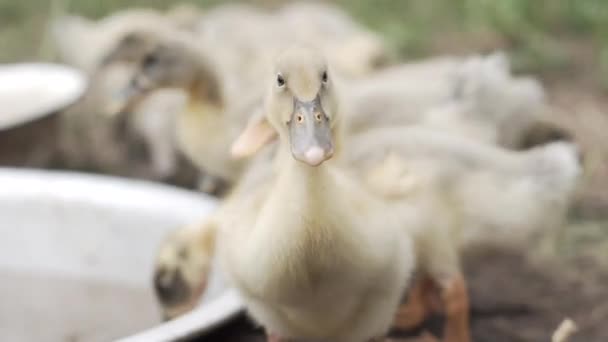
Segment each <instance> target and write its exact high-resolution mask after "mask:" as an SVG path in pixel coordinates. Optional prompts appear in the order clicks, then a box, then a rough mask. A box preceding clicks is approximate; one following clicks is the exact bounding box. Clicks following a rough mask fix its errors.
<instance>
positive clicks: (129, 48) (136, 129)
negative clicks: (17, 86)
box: [53, 9, 192, 183]
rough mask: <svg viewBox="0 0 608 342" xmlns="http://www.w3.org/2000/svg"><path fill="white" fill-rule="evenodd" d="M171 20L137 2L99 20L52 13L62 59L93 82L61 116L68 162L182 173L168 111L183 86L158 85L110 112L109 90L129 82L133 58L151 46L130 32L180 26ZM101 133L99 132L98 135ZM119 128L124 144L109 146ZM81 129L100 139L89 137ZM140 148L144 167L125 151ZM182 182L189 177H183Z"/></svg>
mask: <svg viewBox="0 0 608 342" xmlns="http://www.w3.org/2000/svg"><path fill="white" fill-rule="evenodd" d="M177 24H178V19H170V18H168V17H167V16H165V15H164V14H163V13H160V12H157V11H154V10H140V9H132V10H127V11H122V12H119V13H117V14H115V15H112V16H108V17H106V18H104V19H101V20H99V21H97V22H95V21H91V20H88V19H85V18H81V17H75V16H67V17H61V18H59V19H57V20H56V22H55V23H54V26H53V28H54V30H53V33H54V38H55V41H56V45H57V47H58V50H59V54H60V58H61V59H62V60H63V61H64V62H66V63H68V64H72V65H75V66H78V67H80V68H81V69H83V70H85V71H86V72H88V73H90V74H91V86H90V88H89V89H88V90H87V93H86V96H85V98H84V99H83V100H82V101H81V102H80V103H79V104H78V106H77V107H75V108H73V110H71V111H70V113H69V114H68V113H66V115H64V116H63V117H62V126H65V127H63V129H64V132H65V136H64V137H62V138H63V141H64V143H63V146H64V148H63V151H64V157H65V159H66V160H67V162H68V163H69V164H83V163H82V161H83V159H85V158H83V157H82V155H84V156H86V159H89V161H87V162H86V163H84V165H82V166H83V167H87V168H90V167H93V168H95V169H103V170H108V169H130V170H135V169H138V170H141V171H135V175H137V176H138V177H144V178H152V179H155V180H165V181H166V180H171V179H173V178H175V177H176V176H177V177H178V178H181V176H180V175H179V174H181V173H183V171H185V169H184V165H183V164H184V163H183V159H182V156H181V155H180V154H179V152H178V151H177V150H176V149H175V148H174V145H175V144H174V138H173V135H174V134H173V132H174V129H173V127H174V126H175V125H174V116H173V115H172V113H174V112H175V111H177V110H178V109H179V108H180V107H181V106H183V102H184V100H183V98H184V96H183V94H181V92H178V91H175V90H164V89H163V90H159V91H156V92H154V93H153V94H150V96H148V97H147V98H146V99H144V100H142V101H141V103H139V104H138V105H137V106H133V108H131V112H132V113H133V115H132V116H126V117H125V116H122V117H111V116H112V115H110V114H113V113H115V111H116V110H115V108H113V105H114V102H113V101H112V99H113V97H115V93H116V92H117V91H118V90H119V89H122V88H124V87H125V86H126V85H127V84H128V82H129V81H130V79H131V77H132V74H133V72H134V63H135V62H136V61H138V60H139V59H140V58H141V57H140V56H141V55H142V54H145V53H146V52H148V51H149V49H150V47H149V42H148V41H147V40H145V39H139V36H138V35H134V34H132V32H133V30H138V29H142V28H146V30H147V31H150V32H155V33H156V34H161V32H162V33H163V34H167V35H170V34H174V33H175V34H177V33H178V32H181V31H180V30H179V29H178V27H179V25H177ZM83 46H85V47H86V48H84V49H83ZM110 51H120V53H121V55H120V56H119V57H120V62H117V60H118V59H119V58H117V57H118V56H112V55H111V53H110ZM109 61H112V62H109ZM124 126H126V127H124ZM82 132H86V133H84V134H83V133H82ZM100 132H105V133H104V134H103V135H102V134H100ZM123 133H124V134H123ZM117 135H124V136H121V139H122V140H125V141H122V142H121V144H122V145H126V147H125V146H123V148H122V151H123V152H120V151H121V150H120V149H115V148H112V146H115V145H116V142H115V141H114V140H116V136H117ZM82 136H96V137H99V138H101V139H98V140H96V142H95V144H89V143H88V142H87V141H86V139H87V138H83V137H82ZM142 145H143V146H142ZM101 146H104V148H101ZM105 147H107V148H105ZM141 147H143V148H144V149H145V153H143V154H144V156H143V157H144V158H141V157H142V156H140V155H138V156H137V159H138V160H140V159H145V161H144V160H142V162H141V164H142V167H140V165H139V162H138V165H135V164H134V162H133V161H134V160H135V158H133V156H131V155H129V153H127V152H124V151H125V150H139V151H141V150H142V148H141ZM104 149H106V150H114V151H115V152H113V155H112V158H108V157H106V156H104V155H107V154H110V153H107V152H106V151H104ZM139 154H142V153H139ZM82 166H81V167H82ZM186 168H188V167H186ZM120 173H121V174H122V172H120ZM128 173H129V174H130V173H131V172H128ZM188 177H190V176H188ZM186 183H192V182H191V180H188V181H186Z"/></svg>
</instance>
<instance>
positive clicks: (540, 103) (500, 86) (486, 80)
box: [345, 52, 568, 148]
mask: <svg viewBox="0 0 608 342" xmlns="http://www.w3.org/2000/svg"><path fill="white" fill-rule="evenodd" d="M345 93H346V94H347V95H348V96H350V97H351V98H352V101H349V105H350V106H349V107H348V108H346V109H345V110H346V111H347V113H348V116H347V117H348V121H349V123H348V127H349V128H348V131H349V132H350V133H351V134H356V133H358V132H362V131H365V130H368V129H369V128H371V127H390V126H393V125H403V124H418V125H424V126H427V127H430V128H433V129H437V130H441V131H446V132H451V133H454V134H460V135H463V136H467V137H474V138H476V139H478V140H480V141H484V142H487V143H491V144H497V145H500V146H503V147H507V148H520V147H521V146H522V145H524V144H523V142H524V141H527V142H528V143H527V145H529V146H530V142H532V141H533V140H534V139H531V138H528V136H529V135H531V134H534V132H537V131H539V130H540V129H541V127H544V130H545V131H546V132H547V134H544V138H545V139H539V138H541V136H540V135H538V134H536V139H535V140H536V141H535V144H534V145H539V144H542V143H547V142H550V141H555V140H557V139H558V138H559V137H566V136H567V135H568V134H567V133H566V132H565V131H564V130H563V129H560V128H559V127H557V126H555V125H550V124H548V122H549V120H546V118H545V117H546V112H547V110H546V109H547V104H546V101H545V95H544V90H543V88H542V86H541V85H540V83H539V82H538V81H536V80H534V79H532V78H530V77H513V76H512V75H511V73H510V70H509V63H508V60H507V58H506V56H505V55H504V54H503V53H500V52H498V53H494V54H490V55H488V56H471V57H467V58H455V57H453V58H452V57H438V58H432V59H428V60H425V61H421V62H413V63H406V64H402V65H398V66H393V67H390V68H387V69H385V70H383V71H380V72H377V73H375V74H374V75H372V76H369V77H366V78H363V79H361V80H356V81H351V82H349V84H348V86H347V87H346V89H345ZM530 147H531V146H530Z"/></svg>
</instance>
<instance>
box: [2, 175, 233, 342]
mask: <svg viewBox="0 0 608 342" xmlns="http://www.w3.org/2000/svg"><path fill="white" fill-rule="evenodd" d="M215 205H216V203H215V200H213V199H212V198H210V197H208V196H205V195H203V194H199V193H194V192H189V191H184V190H180V189H177V188H172V187H169V186H163V185H157V184H153V183H148V182H142V181H134V180H125V179H120V178H111V177H102V176H93V175H85V174H79V173H68V172H51V171H37V170H25V169H3V168H0V236H1V238H0V279H2V281H0V303H2V304H1V305H0V340H2V341H70V340H78V341H109V340H116V339H122V340H123V341H129V342H135V341H168V340H175V339H181V338H184V337H188V336H193V335H198V334H201V333H204V332H206V331H208V330H210V329H211V328H213V327H214V326H216V325H217V324H220V323H221V322H223V321H225V320H227V319H229V318H231V317H232V316H233V315H235V314H237V313H238V312H239V311H240V309H241V304H240V301H239V300H238V297H237V296H236V294H235V293H234V292H233V291H231V290H227V288H226V287H225V286H224V283H223V282H222V280H221V275H220V276H218V275H219V273H218V272H215V273H216V274H214V275H213V277H212V281H211V285H210V288H209V290H208V292H207V293H206V296H205V298H204V299H203V300H202V302H201V306H200V307H199V309H197V310H195V311H193V312H191V313H190V314H188V315H185V316H183V317H181V318H179V319H176V320H174V321H171V322H167V323H164V324H160V313H159V310H158V308H157V306H156V301H155V299H154V296H153V293H152V290H151V287H152V283H151V279H152V271H153V260H154V255H155V252H156V250H157V247H158V245H159V243H160V241H161V240H162V238H163V237H164V236H165V235H166V234H167V233H168V232H169V231H170V230H171V229H174V228H176V227H178V226H181V225H183V224H187V223H192V222H196V221H197V220H201V219H203V218H204V216H205V215H206V214H208V213H209V211H210V210H212V209H213V208H214V206H215Z"/></svg>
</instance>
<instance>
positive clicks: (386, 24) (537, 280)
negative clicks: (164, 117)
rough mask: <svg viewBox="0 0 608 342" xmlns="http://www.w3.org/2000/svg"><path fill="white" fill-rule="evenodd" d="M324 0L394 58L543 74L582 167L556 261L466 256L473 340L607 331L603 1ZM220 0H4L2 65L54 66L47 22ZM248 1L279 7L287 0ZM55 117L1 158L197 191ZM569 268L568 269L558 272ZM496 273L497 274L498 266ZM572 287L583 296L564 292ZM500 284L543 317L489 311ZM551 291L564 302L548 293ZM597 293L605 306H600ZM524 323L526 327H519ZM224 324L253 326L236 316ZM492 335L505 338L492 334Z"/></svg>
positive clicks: (190, 172) (4, 140) (542, 248)
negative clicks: (66, 138) (69, 142)
mask: <svg viewBox="0 0 608 342" xmlns="http://www.w3.org/2000/svg"><path fill="white" fill-rule="evenodd" d="M328 2H329V3H332V4H335V5H337V6H339V7H340V8H342V9H343V10H344V11H345V12H346V13H348V14H349V15H351V16H352V17H353V18H354V20H356V21H357V22H359V23H360V24H361V25H363V26H364V27H366V28H368V29H369V30H371V31H374V32H377V33H378V34H379V35H380V36H381V37H382V38H383V39H384V40H385V42H386V43H387V47H388V49H389V57H388V58H389V59H390V63H397V62H403V61H414V60H421V59H424V58H428V57H433V56H440V55H450V56H468V55H472V54H476V53H478V54H488V53H492V52H494V51H498V50H501V51H504V52H506V54H507V56H508V59H509V61H510V63H511V69H512V72H513V73H514V74H516V75H519V74H525V75H533V76H534V77H537V78H538V79H539V80H540V81H541V82H542V85H543V86H544V88H545V92H546V94H547V101H548V103H549V106H550V112H551V115H550V116H549V120H550V121H552V122H553V123H555V124H556V125H559V126H560V127H564V128H565V129H566V130H567V131H568V132H570V133H571V134H572V136H573V139H574V141H575V142H576V143H577V144H578V145H579V146H580V149H581V151H582V152H583V153H582V154H583V156H584V158H583V165H584V174H583V177H582V180H581V184H580V185H579V186H578V188H577V191H576V196H575V199H574V201H573V203H572V205H571V208H570V210H569V213H568V224H567V227H566V228H565V229H560V230H558V231H557V234H556V236H553V237H552V239H551V244H550V246H549V247H548V246H547V245H546V244H543V243H540V244H539V245H538V246H537V247H535V248H537V249H538V254H540V255H543V257H544V258H547V256H548V258H549V259H551V260H552V261H551V262H550V264H551V266H546V265H545V264H543V266H537V265H534V264H533V265H530V266H529V267H528V266H526V267H523V268H520V265H521V263H522V261H521V260H520V259H519V258H520V257H519V256H517V255H508V256H495V255H494V256H490V257H486V258H485V259H483V260H484V261H485V262H481V261H480V259H479V258H472V259H471V261H470V262H469V263H468V264H467V269H468V270H470V272H471V278H472V279H473V282H472V289H473V293H474V294H475V293H476V294H477V298H481V302H482V303H481V304H479V305H478V306H477V307H476V308H478V312H477V317H478V319H476V320H475V321H474V323H473V324H474V326H475V325H476V329H477V330H476V331H477V334H478V336H481V337H482V338H481V339H480V340H484V339H483V337H486V338H488V339H485V340H488V341H492V340H494V341H502V340H504V341H534V340H535V339H534V338H533V337H532V338H530V337H529V336H538V335H535V334H536V333H538V331H537V330H538V329H541V330H543V329H544V330H543V331H546V330H547V329H550V327H553V326H555V325H556V324H557V323H559V319H561V318H560V317H566V316H568V315H574V316H577V317H579V318H580V317H584V319H585V321H584V322H580V323H581V326H582V327H583V328H586V329H587V330H586V334H587V335H583V337H581V338H582V339H580V341H601V340H604V338H605V339H608V329H606V328H605V327H601V324H599V322H601V321H602V320H604V321H605V319H608V287H606V286H605V284H606V283H608V272H607V269H608V134H607V133H606V132H607V131H608V1H606V0H535V1H530V0H500V1H492V0H375V1H364V0H335V1H328ZM226 3H228V1H215V0H199V1H189V2H186V1H182V2H179V3H178V2H172V1H164V0H103V1H101V0H72V1H70V0H47V1H45V0H20V1H13V0H0V63H17V62H32V61H45V62H61V58H60V54H59V52H58V48H57V44H56V43H55V41H54V38H53V33H52V30H53V27H52V25H53V20H54V19H56V18H58V17H61V16H63V15H67V14H70V15H80V16H84V17H87V18H90V19H100V18H104V17H106V16H109V15H112V14H115V13H119V12H120V11H123V10H126V9H129V8H130V9H133V8H153V9H158V10H160V11H163V12H164V11H173V10H175V11H176V12H175V13H178V12H179V11H181V12H179V13H181V14H184V15H187V14H194V12H193V10H192V9H193V8H195V7H192V6H196V8H198V9H197V11H199V10H200V13H205V11H206V10H207V9H209V8H214V7H215V6H217V5H223V4H226ZM247 3H248V4H254V5H256V6H259V7H262V8H268V9H274V8H277V7H279V6H281V5H282V4H283V3H285V1H280V0H252V1H248V2H247ZM235 29H238V28H235ZM81 48H82V49H87V47H86V46H83V47H81ZM60 125H61V123H60V122H59V121H58V119H56V116H51V117H49V118H45V119H43V120H38V121H36V122H30V123H27V124H24V125H23V126H19V127H16V128H12V129H10V130H4V131H0V165H2V166H29V167H36V168H45V169H69V170H78V171H87V172H94V173H104V174H113V175H119V176H127V177H134V178H145V179H152V180H155V181H162V182H164V183H170V184H173V185H178V186H180V187H185V188H190V189H193V188H195V187H196V184H197V182H198V180H197V179H196V170H195V168H194V166H193V165H191V163H189V162H188V161H187V160H185V159H184V160H182V159H180V160H179V161H178V162H179V163H180V165H182V166H181V167H180V168H179V172H176V173H174V174H172V175H171V176H167V177H165V176H163V177H157V176H155V175H151V174H149V172H148V166H147V165H148V164H146V161H145V160H144V159H146V157H145V156H144V155H145V154H146V153H145V151H144V149H145V147H142V146H141V144H137V143H135V144H131V142H130V141H129V142H126V143H124V144H122V145H120V144H119V145H116V146H108V147H107V149H106V150H107V154H108V156H107V158H106V159H103V158H102V159H103V161H102V162H99V161H97V160H96V161H91V160H89V159H87V158H89V156H83V155H78V153H75V154H76V155H78V156H76V157H74V156H73V155H72V154H70V153H71V152H70V148H71V147H70V146H68V147H66V146H65V144H63V143H61V141H62V139H63V138H62V136H61V135H62V134H64V130H62V129H61V128H60V127H59V126H60ZM119 126H120V125H119ZM120 127H122V126H120ZM120 129H124V127H122V128H120ZM123 133H124V132H121V133H120V134H123ZM112 134H113V133H112ZM93 140H94V139H93ZM127 140H128V139H127ZM66 149H67V152H66ZM120 149H129V152H128V156H127V157H124V156H122V157H121V156H114V155H113V153H114V152H115V151H116V150H120ZM100 153H102V154H103V153H105V152H103V151H102V152H100ZM84 154H86V153H84ZM66 155H70V157H66ZM104 158H105V157H104ZM125 158H126V160H127V162H126V163H125ZM0 191H2V189H0ZM0 224H2V223H0ZM490 261H491V262H490ZM497 265H498V266H497ZM565 269H568V272H562V271H563V270H565ZM539 270H542V272H541V271H539ZM547 270H550V271H547ZM545 271H546V272H547V274H545V273H543V272H545ZM501 272H504V274H496V273H501ZM526 281H528V282H529V283H528V284H531V285H530V286H529V288H528V289H527V291H520V289H518V288H517V284H518V283H522V282H526ZM507 283H512V285H511V286H510V285H509V284H507ZM601 284H604V285H603V286H602V285H601ZM505 287H506V288H505ZM579 291H580V292H581V293H582V295H581V296H580V297H576V298H570V296H571V294H572V293H574V292H579ZM497 292H503V293H513V296H514V298H516V299H514V301H515V302H525V303H528V304H529V303H530V302H535V304H534V305H532V307H535V308H536V307H537V306H538V307H541V308H542V310H541V309H539V310H540V311H542V312H543V314H533V313H531V311H533V310H532V309H530V307H521V306H520V307H518V306H515V307H509V308H508V309H505V310H504V311H502V312H498V313H492V312H490V311H491V310H486V311H484V305H486V304H487V303H491V305H490V304H487V305H489V306H492V305H494V304H495V303H494V301H495V298H493V295H495V294H496V293H497ZM558 297H559V298H562V299H563V300H561V301H554V299H555V298H558ZM566 297H568V298H569V299H568V298H566ZM484 301H485V302H484ZM602 301H603V303H604V305H596V304H599V303H601V302H602ZM537 304H538V305H537ZM543 310H544V311H543ZM543 315H544V316H543ZM1 319H2V318H1V316H0V320H1ZM527 326H529V327H531V328H530V329H531V332H526V331H525V329H524V328H522V327H527ZM539 327H540V328H539ZM229 329H236V330H239V329H242V330H247V329H251V327H249V326H246V324H244V323H242V322H241V323H239V325H236V326H231V327H230V328H229ZM534 329H537V330H534ZM513 330H517V331H516V332H513ZM220 334H227V335H219V336H218V337H216V340H227V339H229V338H228V337H226V336H229V335H230V334H231V333H230V331H228V332H226V331H223V332H221V333H220ZM498 335H500V336H506V337H504V338H502V337H501V338H498V337H497V338H496V339H492V338H491V337H488V336H495V337H496V336H498ZM230 336H231V335H230Z"/></svg>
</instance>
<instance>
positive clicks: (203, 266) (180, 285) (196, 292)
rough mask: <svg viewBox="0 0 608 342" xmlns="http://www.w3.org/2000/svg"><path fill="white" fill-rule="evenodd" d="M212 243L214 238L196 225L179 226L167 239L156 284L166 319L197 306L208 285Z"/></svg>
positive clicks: (157, 270)
mask: <svg viewBox="0 0 608 342" xmlns="http://www.w3.org/2000/svg"><path fill="white" fill-rule="evenodd" d="M212 246H213V243H212V242H211V240H210V239H209V238H208V237H207V236H205V235H202V234H200V230H199V229H197V227H194V226H193V227H190V226H188V227H185V228H182V229H179V230H177V231H175V232H174V233H173V234H171V235H170V236H169V237H168V238H167V239H166V240H165V241H163V243H162V245H161V247H160V250H159V253H158V255H157V258H156V265H155V270H154V279H153V283H154V291H155V293H156V297H157V299H158V301H159V303H160V306H161V310H162V315H163V318H164V319H165V320H169V319H173V318H175V317H177V316H180V315H182V314H184V313H186V312H188V311H190V310H192V309H193V308H194V307H195V306H196V305H197V303H198V301H199V299H200V297H201V296H202V294H203V291H204V290H205V287H206V285H207V277H208V273H209V270H210V268H211V259H212V254H213V250H212V249H213V248H212Z"/></svg>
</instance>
